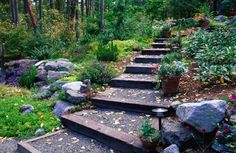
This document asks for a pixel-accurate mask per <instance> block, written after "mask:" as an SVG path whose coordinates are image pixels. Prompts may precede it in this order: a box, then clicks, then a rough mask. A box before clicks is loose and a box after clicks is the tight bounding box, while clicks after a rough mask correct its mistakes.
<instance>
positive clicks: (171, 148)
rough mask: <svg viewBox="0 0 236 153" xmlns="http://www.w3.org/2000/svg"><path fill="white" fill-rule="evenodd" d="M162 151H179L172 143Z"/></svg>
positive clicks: (173, 152) (175, 152) (170, 152)
mask: <svg viewBox="0 0 236 153" xmlns="http://www.w3.org/2000/svg"><path fill="white" fill-rule="evenodd" d="M163 153H180V151H179V147H178V146H177V145H176V144H172V145H170V146H169V147H167V148H166V149H164V151H163Z"/></svg>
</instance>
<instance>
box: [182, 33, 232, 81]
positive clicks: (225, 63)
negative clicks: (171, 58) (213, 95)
mask: <svg viewBox="0 0 236 153" xmlns="http://www.w3.org/2000/svg"><path fill="white" fill-rule="evenodd" d="M188 43H189V45H188V46H186V47H185V48H184V52H185V53H186V54H187V55H188V56H189V57H190V58H192V59H193V60H194V61H196V62H197V63H198V65H199V69H198V74H197V76H196V77H197V78H198V79H199V80H201V81H202V82H203V83H217V82H220V83H225V81H230V80H231V77H232V73H233V72H234V71H235V64H236V58H235V57H236V45H235V44H236V34H234V33H231V32H230V31H228V30H227V29H220V30H217V31H214V32H211V33H209V32H206V31H202V30H199V31H197V32H196V33H195V34H193V36H192V37H191V38H190V40H189V42H188Z"/></svg>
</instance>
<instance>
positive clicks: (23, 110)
mask: <svg viewBox="0 0 236 153" xmlns="http://www.w3.org/2000/svg"><path fill="white" fill-rule="evenodd" d="M33 110H34V107H33V106H32V105H23V106H21V107H20V113H21V114H28V113H31V112H32V111H33Z"/></svg>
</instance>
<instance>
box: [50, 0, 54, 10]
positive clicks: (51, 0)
mask: <svg viewBox="0 0 236 153" xmlns="http://www.w3.org/2000/svg"><path fill="white" fill-rule="evenodd" d="M53 3H54V2H53V0H49V7H50V9H53Z"/></svg>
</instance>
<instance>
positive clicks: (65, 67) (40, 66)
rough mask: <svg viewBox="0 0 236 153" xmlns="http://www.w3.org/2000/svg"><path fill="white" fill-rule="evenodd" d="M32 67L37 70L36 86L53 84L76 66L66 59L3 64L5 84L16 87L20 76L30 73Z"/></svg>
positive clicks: (19, 61)
mask: <svg viewBox="0 0 236 153" xmlns="http://www.w3.org/2000/svg"><path fill="white" fill-rule="evenodd" d="M32 67H35V68H36V70H37V76H36V82H35V85H37V86H43V85H47V84H49V83H52V82H55V81H57V80H58V79H61V78H63V77H65V76H68V75H69V74H71V73H73V72H74V71H75V70H76V65H75V64H73V63H71V62H70V61H69V60H67V59H57V60H43V61H37V60H29V59H22V60H16V61H11V62H9V63H6V64H5V68H6V80H5V82H6V84H10V85H15V86H18V85H19V81H20V78H21V76H22V75H23V74H25V73H26V72H28V71H30V70H31V69H32Z"/></svg>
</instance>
